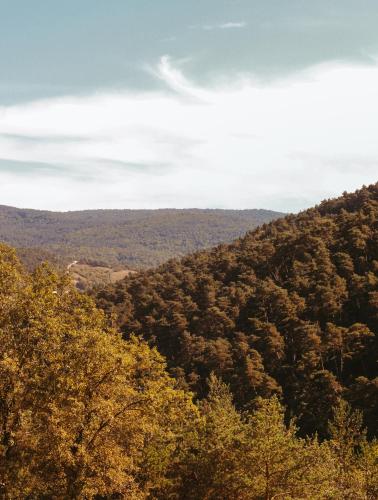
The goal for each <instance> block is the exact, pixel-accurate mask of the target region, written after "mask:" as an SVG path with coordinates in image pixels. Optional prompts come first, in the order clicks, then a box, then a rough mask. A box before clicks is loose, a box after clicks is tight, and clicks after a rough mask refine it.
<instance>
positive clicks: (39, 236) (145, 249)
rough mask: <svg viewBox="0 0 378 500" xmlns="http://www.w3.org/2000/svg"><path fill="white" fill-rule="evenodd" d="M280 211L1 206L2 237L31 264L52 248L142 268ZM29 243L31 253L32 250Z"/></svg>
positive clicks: (73, 256)
mask: <svg viewBox="0 0 378 500" xmlns="http://www.w3.org/2000/svg"><path fill="white" fill-rule="evenodd" d="M281 215H282V214H279V213H278V212H272V211H269V210H199V209H193V210H174V209H162V210H86V211H80V212H64V213H58V212H48V211H40V210H26V209H18V208H12V207H6V206H0V242H4V243H7V244H9V245H12V246H14V247H18V248H22V249H23V250H22V254H21V255H22V256H25V258H26V262H27V263H28V264H30V263H31V261H32V260H33V261H36V262H38V260H39V261H42V260H44V258H45V257H46V252H48V253H50V254H52V255H55V259H58V260H59V261H61V262H64V263H65V264H68V263H69V262H71V261H73V260H91V261H93V262H96V263H97V264H100V265H101V264H104V265H108V266H112V267H115V266H119V265H120V266H122V267H124V268H133V269H138V268H143V267H144V268H146V267H152V266H156V265H158V264H161V263H163V262H165V261H167V260H168V259H169V258H171V257H177V256H181V255H186V254H188V253H189V252H193V251H196V250H200V249H203V248H207V247H211V246H214V245H216V244H218V243H222V242H229V241H232V240H233V239H235V238H237V237H238V236H241V235H242V234H244V233H245V232H246V231H248V230H250V229H252V228H254V227H256V226H257V225H259V224H262V223H264V222H269V221H271V220H272V219H275V218H278V217H279V216H281ZM30 248H31V249H32V257H29V256H28V255H27V253H28V252H27V249H30ZM38 253H40V255H41V258H40V259H38Z"/></svg>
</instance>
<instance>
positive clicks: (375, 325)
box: [97, 184, 378, 436]
mask: <svg viewBox="0 0 378 500" xmlns="http://www.w3.org/2000/svg"><path fill="white" fill-rule="evenodd" d="M97 302H98V304H100V306H101V307H103V308H104V309H105V310H107V311H111V312H115V313H116V317H117V323H118V325H119V326H120V328H121V330H122V332H123V334H124V337H125V338H128V337H129V336H130V334H131V333H132V332H134V333H136V334H138V335H142V336H143V337H144V338H145V339H147V340H148V341H149V343H150V344H151V345H154V346H157V348H158V350H159V351H160V352H161V353H162V354H163V355H164V356H166V359H167V362H168V366H169V369H170V372H171V373H172V374H174V376H175V377H176V378H177V379H178V380H179V381H180V383H181V385H182V386H183V387H187V388H190V389H191V390H193V391H194V392H195V393H196V394H197V395H198V396H199V397H200V398H202V397H204V396H205V395H206V393H207V385H206V379H207V378H208V377H209V375H210V373H211V372H214V373H215V374H216V375H217V376H219V377H221V378H222V380H223V381H225V382H227V383H228V384H229V385H230V387H231V390H232V393H233V395H234V398H235V401H236V403H237V405H238V407H239V408H249V407H250V405H251V404H252V405H253V401H254V400H255V398H256V397H257V396H263V397H265V398H266V397H270V396H272V395H274V394H277V395H278V396H279V397H282V400H283V402H284V403H285V404H286V405H287V407H288V409H289V414H290V415H295V416H296V417H297V418H298V425H299V426H300V428H301V431H302V432H303V433H313V432H315V431H318V432H319V434H320V435H321V436H326V435H327V432H328V431H327V421H328V419H329V418H330V416H331V411H332V407H333V406H334V405H335V404H336V403H337V401H338V400H339V398H340V397H343V398H345V399H347V400H348V401H350V402H351V404H352V405H353V406H354V407H355V408H359V409H362V410H363V412H364V419H365V420H364V421H365V423H366V424H367V425H368V427H369V432H370V433H377V431H378V418H377V416H378V364H377V359H378V339H377V333H378V184H375V185H372V186H370V187H364V188H363V189H361V190H359V191H357V192H356V193H354V194H346V193H344V194H343V196H341V197H340V198H337V199H334V200H328V201H325V202H323V203H321V204H320V205H319V206H317V207H315V208H312V209H310V210H307V211H304V212H302V213H300V214H298V215H288V216H286V217H285V218H282V219H279V220H277V221H274V222H271V223H269V224H265V225H263V226H261V227H259V228H257V229H255V230H254V231H252V232H250V233H248V234H247V235H246V236H245V237H243V238H241V239H239V240H237V241H235V242H234V243H232V244H230V245H220V246H218V247H217V248H214V249H213V250H211V251H201V252H198V253H195V254H193V255H191V256H189V257H186V258H183V259H181V260H177V259H176V260H171V261H170V262H168V263H166V264H164V265H163V266H161V267H159V268H158V269H156V270H150V271H146V272H144V273H141V274H139V275H137V276H133V277H130V278H128V279H126V280H125V281H123V282H119V283H118V284H116V285H114V286H111V287H108V288H106V289H105V290H103V291H101V292H100V293H98V296H97Z"/></svg>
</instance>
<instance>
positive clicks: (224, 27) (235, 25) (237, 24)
mask: <svg viewBox="0 0 378 500" xmlns="http://www.w3.org/2000/svg"><path fill="white" fill-rule="evenodd" d="M246 26H247V23H246V22H244V21H243V22H228V23H223V24H219V26H218V27H219V28H220V29H221V30H228V29H235V28H245V27H246Z"/></svg>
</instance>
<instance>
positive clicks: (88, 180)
mask: <svg viewBox="0 0 378 500" xmlns="http://www.w3.org/2000/svg"><path fill="white" fill-rule="evenodd" d="M154 72H155V75H156V76H157V77H158V78H159V79H161V80H162V81H163V82H164V83H165V84H166V86H167V91H156V92H144V93H143V92H128V91H125V92H119V93H109V94H97V95H91V96H86V97H65V98H57V99H47V100H44V101H39V102H31V103H28V104H24V105H19V106H12V107H2V108H0V160H1V161H0V203H1V204H11V205H16V206H29V207H37V208H51V209H62V210H63V209H75V208H76V209H80V208H95V207H102V208H106V207H108V208H111V207H118V208H120V207H130V208H143V207H146V208H155V207H169V206H170V207H194V206H197V207H224V208H253V207H266V208H272V209H277V210H297V209H299V208H303V207H305V206H309V205H311V204H313V203H316V202H318V201H319V200H320V199H321V198H324V197H329V196H333V195H337V194H339V193H340V192H342V191H344V190H352V189H355V188H357V187H359V186H360V185H361V184H363V183H365V184H368V183H370V182H375V181H377V177H378V142H377V141H376V131H377V130H378V68H377V67H376V66H370V67H362V66H341V65H333V66H329V65H326V66H319V67H317V68H313V69H312V70H311V71H309V72H306V73H302V74H298V75H296V77H295V78H294V77H292V78H290V79H287V80H282V81H280V82H278V83H274V84H271V85H265V86H261V85H257V84H256V83H255V82H254V81H253V80H252V79H249V78H244V79H239V80H238V81H236V82H235V83H234V85H232V86H230V85H228V86H227V85H219V86H214V87H212V88H206V89H205V88H201V87H198V86H197V85H195V84H193V83H192V82H191V81H190V79H188V78H187V77H186V76H185V75H184V74H183V72H182V71H181V70H180V69H179V67H176V65H174V64H173V63H172V61H171V60H170V58H169V57H168V56H164V57H162V59H161V61H160V63H159V64H158V65H157V67H156V68H155V69H154ZM7 162H9V163H8V164H7ZM17 162H18V163H17ZM28 162H34V164H35V165H38V168H37V169H33V168H30V170H29V174H28V175H26V171H25V168H26V167H25V164H27V163H28ZM17 165H19V168H18V169H17ZM43 165H46V168H43ZM49 165H51V166H53V168H51V169H49V168H48V166H49ZM375 165H376V166H377V167H376V168H375ZM16 170H17V171H16ZM20 172H21V173H20Z"/></svg>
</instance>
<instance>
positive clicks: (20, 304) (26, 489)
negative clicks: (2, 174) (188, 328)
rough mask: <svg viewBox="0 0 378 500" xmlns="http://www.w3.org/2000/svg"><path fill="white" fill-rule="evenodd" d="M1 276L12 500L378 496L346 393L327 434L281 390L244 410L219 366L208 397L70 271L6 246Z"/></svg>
mask: <svg viewBox="0 0 378 500" xmlns="http://www.w3.org/2000/svg"><path fill="white" fill-rule="evenodd" d="M0 278H1V279H0V328H1V342H0V498H1V499H24V498H28V499H50V498H51V499H53V498H54V499H77V500H79V499H88V500H89V499H93V500H95V499H100V498H101V499H104V500H105V499H109V500H110V499H125V500H167V499H172V500H262V499H264V500H277V499H278V498H284V499H287V500H289V499H293V500H294V499H297V500H299V499H311V500H330V499H332V500H346V499H350V500H375V499H376V498H377V496H378V443H377V442H376V441H370V440H368V439H367V438H366V433H365V431H364V428H363V425H362V420H361V414H360V413H358V412H353V411H352V410H351V408H350V407H349V406H348V405H347V404H345V402H343V401H342V400H341V401H338V402H337V404H335V407H334V408H333V409H332V420H331V421H330V424H329V431H330V439H328V440H325V441H323V442H320V441H319V439H318V438H317V437H316V436H315V437H312V438H307V439H303V438H301V437H299V436H298V433H297V428H296V425H295V422H293V421H288V420H287V419H285V409H284V407H283V406H282V405H281V403H280V402H279V399H278V398H277V397H275V396H273V397H271V398H267V399H256V400H254V405H253V408H250V409H249V411H244V412H243V413H240V412H238V411H237V409H236V408H235V407H234V404H233V401H232V396H231V393H230V391H229V389H228V387H227V386H226V385H225V384H224V383H223V382H221V381H220V380H219V379H217V378H216V377H215V376H214V375H211V376H210V377H209V380H208V381H207V387H208V389H209V391H208V396H207V398H206V399H204V400H202V401H200V402H197V403H194V402H193V398H192V394H191V393H190V392H185V391H183V390H182V389H181V388H180V387H178V382H177V381H176V382H175V380H174V379H172V378H171V377H170V376H169V375H168V374H167V372H166V370H165V363H164V360H163V358H162V356H161V355H160V354H159V353H158V352H157V351H156V349H151V348H150V347H148V345H147V344H146V343H145V342H143V341H142V340H138V339H136V338H134V337H133V338H130V339H128V340H123V339H122V338H121V336H120V335H119V334H118V333H117V331H116V330H115V329H113V328H111V327H110V325H109V324H108V322H107V321H106V318H105V317H104V314H102V313H101V312H100V311H99V310H97V309H96V307H95V304H94V303H93V302H92V301H91V300H90V298H89V297H87V296H86V295H85V294H83V293H79V292H78V291H77V290H75V289H74V288H73V286H72V284H71V282H70V280H69V278H68V276H67V275H63V276H61V277H59V276H57V275H55V274H54V273H53V272H52V271H51V270H50V269H49V268H48V267H46V266H44V267H41V268H38V269H37V270H36V271H35V272H34V273H33V274H29V273H27V272H25V271H24V270H23V268H22V266H21V265H20V263H19V262H18V260H17V258H16V256H15V252H14V251H13V250H11V249H10V248H7V247H5V246H4V245H0ZM215 369H217V367H216V366H215ZM250 373H252V371H251V372H250ZM256 375H257V376H259V372H257V373H256ZM314 396H315V395H314Z"/></svg>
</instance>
